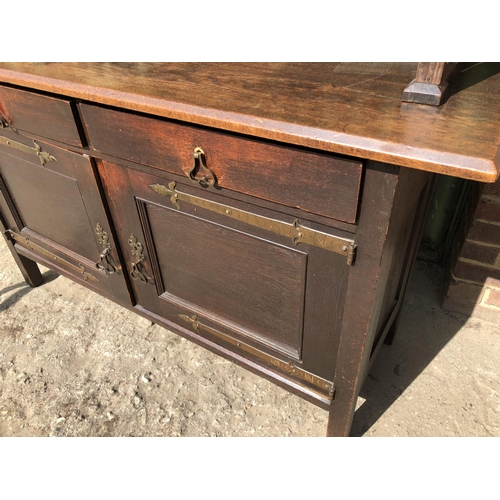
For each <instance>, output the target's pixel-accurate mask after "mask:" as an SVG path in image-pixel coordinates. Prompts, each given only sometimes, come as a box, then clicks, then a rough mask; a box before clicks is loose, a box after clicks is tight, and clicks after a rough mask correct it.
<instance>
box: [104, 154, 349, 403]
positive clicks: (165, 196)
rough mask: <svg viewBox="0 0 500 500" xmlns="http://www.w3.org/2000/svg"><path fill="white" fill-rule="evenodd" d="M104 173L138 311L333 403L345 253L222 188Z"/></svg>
mask: <svg viewBox="0 0 500 500" xmlns="http://www.w3.org/2000/svg"><path fill="white" fill-rule="evenodd" d="M98 167H99V172H100V175H101V178H102V179H103V183H104V189H105V191H106V194H107V196H108V199H109V202H110V203H109V204H110V208H111V211H112V215H113V218H114V219H116V220H115V224H116V227H117V232H118V238H119V240H120V246H121V248H122V249H123V253H124V258H125V261H126V266H127V272H128V273H129V275H130V276H131V278H132V286H133V291H134V294H135V298H136V301H137V304H138V306H139V307H142V308H143V309H145V310H147V311H150V312H153V313H154V314H156V315H158V316H161V317H162V318H164V319H166V320H167V321H168V322H169V323H171V324H174V325H177V326H180V327H182V328H185V329H187V330H189V331H191V332H194V333H195V334H197V335H200V336H202V337H204V338H207V339H209V340H211V341H214V342H216V343H217V344H219V345H222V346H224V347H225V348H227V349H230V350H231V351H232V352H235V353H238V354H240V355H242V356H244V357H245V358H247V359H251V360H253V361H254V362H256V363H258V364H260V365H261V366H265V367H267V368H269V367H270V368H271V369H272V370H275V371H276V372H278V373H282V374H283V375H284V376H286V377H289V378H290V379H291V380H293V382H294V383H296V384H299V385H304V386H306V387H307V388H308V389H312V390H316V391H317V392H319V393H320V394H322V396H323V397H324V398H325V399H326V398H328V397H331V392H332V383H331V381H332V380H333V374H334V369H335V356H336V352H337V348H338V338H339V332H340V327H341V322H342V313H343V306H344V298H345V290H346V285H347V278H348V274H349V269H350V266H348V265H347V259H346V256H345V255H339V254H338V253H335V252H333V251H329V250H325V249H324V248H319V247H317V246H314V245H307V244H302V243H299V244H295V243H294V241H293V238H290V237H289V236H288V235H284V234H283V231H281V229H280V228H281V227H282V226H284V225H287V226H290V225H293V223H294V219H293V218H292V217H290V216H288V215H284V214H281V213H278V212H274V211H271V210H268V209H264V208H261V207H257V206H253V205H250V204H248V203H243V202H241V201H238V200H234V199H230V198H227V197H226V196H223V195H222V194H221V192H223V191H222V190H219V191H218V190H217V189H201V188H199V187H195V186H193V185H190V184H189V181H187V182H185V181H183V180H182V179H181V178H179V177H176V176H172V175H169V174H168V173H158V174H154V175H152V174H150V173H145V172H143V171H139V170H135V169H129V168H125V167H122V166H120V165H117V164H115V163H112V162H109V161H104V160H102V161H99V162H98ZM174 178H175V179H176V180H175V181H174ZM269 221H271V222H269ZM300 223H301V224H304V226H307V225H310V224H309V223H308V222H307V221H302V220H301V221H300ZM330 232H334V231H333V230H330ZM338 233H340V232H338ZM343 236H345V234H344V235H343Z"/></svg>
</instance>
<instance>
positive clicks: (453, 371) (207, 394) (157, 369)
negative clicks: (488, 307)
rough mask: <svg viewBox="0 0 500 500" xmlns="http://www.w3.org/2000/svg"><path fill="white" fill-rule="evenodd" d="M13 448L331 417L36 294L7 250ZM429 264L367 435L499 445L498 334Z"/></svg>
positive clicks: (380, 373) (252, 428)
mask: <svg viewBox="0 0 500 500" xmlns="http://www.w3.org/2000/svg"><path fill="white" fill-rule="evenodd" d="M0 240H1V241H0V435H1V436H323V435H324V432H325V428H326V422H327V414H326V412H324V411H323V410H321V409H319V408H317V407H315V406H313V405H312V404H310V403H307V402H305V401H303V400H301V399H300V398H298V397H296V396H294V395H292V394H289V393H288V392H286V391H285V390H283V389H280V388H278V387H276V386H274V385H273V384H271V383H270V382H267V381H266V380H263V379H261V378H259V377H257V376H255V375H253V374H251V373H249V372H247V371H246V370H244V369H242V368H240V367H238V366H236V365H233V364H232V363H231V362H229V361H226V360H224V359H222V358H219V357H217V356H215V355H213V354H211V353H209V352H208V351H206V350H204V349H203V348H201V347H199V346H197V345H195V344H192V343H191V342H189V341H186V340H184V339H182V338H180V337H178V336H176V335H174V334H172V333H170V332H168V331H167V330H165V329H163V328H161V327H159V326H157V325H152V324H151V322H149V321H146V320H145V319H143V318H140V317H139V316H136V315H135V314H133V313H130V312H128V311H127V310H125V309H123V308H122V307H120V306H117V305H115V304H113V303H111V302H110V301H108V300H106V299H104V298H102V297H99V296H98V295H96V294H94V293H92V292H90V291H87V290H86V289H84V288H83V287H81V286H80V285H77V284H75V283H72V282H71V281H69V280H67V279H65V278H63V277H61V276H58V275H57V274H55V273H53V272H52V271H47V270H44V273H45V277H46V280H47V283H46V284H44V285H42V286H41V287H39V288H36V289H30V288H29V287H27V286H26V285H25V283H24V281H23V279H22V276H21V274H20V272H19V271H18V269H17V267H16V266H15V263H14V261H13V259H12V257H11V255H10V253H9V251H8V249H7V247H6V246H5V244H4V242H3V239H1V238H0ZM440 275H441V270H440V269H439V268H438V267H436V266H433V265H429V264H426V263H421V262H419V263H417V266H416V269H415V271H414V273H413V276H412V278H411V282H410V286H409V291H408V293H407V298H406V301H405V306H404V311H403V317H402V320H401V324H400V330H399V332H398V336H397V337H396V340H395V342H394V345H393V346H392V347H385V346H384V348H383V349H382V351H381V353H380V355H379V357H378V359H377V361H376V364H375V366H374V367H373V369H372V371H371V373H370V375H369V377H368V379H367V381H366V383H365V386H364V388H363V391H362V393H361V396H362V397H361V398H360V399H359V401H358V405H359V408H358V410H357V411H356V415H355V419H354V424H353V429H352V435H355V436H361V435H365V436H500V363H499V361H498V360H499V359H500V331H499V329H498V327H497V325H494V324H492V323H487V322H482V321H479V320H471V319H468V318H467V317H465V316H462V315H458V314H447V313H445V312H443V311H442V310H441V309H440V307H439V305H438V299H437V296H438V293H437V289H438V286H439V283H440Z"/></svg>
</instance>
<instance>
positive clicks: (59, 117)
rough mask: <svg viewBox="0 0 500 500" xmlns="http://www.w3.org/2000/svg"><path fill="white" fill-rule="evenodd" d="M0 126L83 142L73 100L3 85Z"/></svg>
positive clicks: (76, 144) (0, 102)
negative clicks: (73, 109)
mask: <svg viewBox="0 0 500 500" xmlns="http://www.w3.org/2000/svg"><path fill="white" fill-rule="evenodd" d="M0 127H2V128H12V129H13V130H15V131H17V130H19V131H22V132H27V133H28V134H30V133H31V134H36V135H39V136H41V137H45V138H47V139H54V140H56V141H59V142H63V143H65V144H69V145H72V146H81V145H82V141H81V139H80V134H79V133H78V129H77V127H76V123H75V119H74V116H73V111H72V109H71V104H70V101H69V100H66V99H59V98H55V97H49V96H45V95H41V94H35V93H32V92H26V91H24V90H17V89H13V88H8V87H2V86H0Z"/></svg>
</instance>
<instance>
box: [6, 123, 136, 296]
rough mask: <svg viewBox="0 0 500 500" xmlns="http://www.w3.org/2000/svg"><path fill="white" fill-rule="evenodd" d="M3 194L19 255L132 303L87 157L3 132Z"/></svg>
mask: <svg viewBox="0 0 500 500" xmlns="http://www.w3.org/2000/svg"><path fill="white" fill-rule="evenodd" d="M0 190H1V196H0V210H1V211H2V215H3V219H4V221H5V224H6V226H7V228H8V231H7V236H8V237H9V238H10V239H11V241H12V242H13V243H15V245H16V250H17V251H18V253H20V254H21V255H24V256H25V257H28V258H30V259H32V260H35V261H37V262H39V263H41V264H43V265H46V266H47V267H50V268H54V269H56V270H57V271H59V272H61V273H62V274H65V275H67V276H70V277H71V278H73V279H76V280H78V281H80V282H82V283H84V284H85V285H87V286H89V287H91V288H95V289H98V290H99V291H101V292H104V293H105V294H108V295H112V296H114V297H116V299H117V300H119V301H122V302H128V303H130V297H129V295H128V291H127V287H126V284H125V280H124V276H123V273H122V271H121V266H120V260H119V256H118V254H117V252H116V246H115V243H114V239H113V234H112V231H111V227H110V224H109V220H108V218H107V215H106V212H105V209H104V205H103V201H102V197H101V194H100V191H99V187H98V183H97V180H96V177H95V173H94V169H93V165H92V163H91V160H90V158H89V157H88V156H85V155H80V154H76V153H73V152H70V151H67V150H64V149H61V148H58V147H55V146H52V145H49V144H46V143H43V142H40V141H33V140H31V139H28V138H25V137H21V136H18V135H17V134H14V133H9V132H8V131H4V133H3V134H2V136H1V137H0Z"/></svg>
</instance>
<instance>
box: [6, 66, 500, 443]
mask: <svg viewBox="0 0 500 500" xmlns="http://www.w3.org/2000/svg"><path fill="white" fill-rule="evenodd" d="M415 70H416V64H412V63H404V64H403V63H390V64H374V63H370V64H359V63H357V64H346V63H342V64H339V63H325V64H311V63H307V64H288V63H287V64H239V63H238V64H235V63H234V64H207V63H204V64H177V63H176V64H146V63H130V64H76V63H75V64H66V63H62V64H49V63H47V64H45V63H36V64H26V63H25V64H17V63H2V64H0V82H1V85H0V127H1V128H2V130H0V191H1V196H0V212H1V221H0V222H1V225H2V227H1V229H2V232H3V234H4V236H5V238H6V240H7V243H8V245H9V248H10V250H11V252H12V255H13V256H14V258H15V259H16V262H17V264H18V265H19V268H20V269H21V272H22V273H23V275H24V277H25V279H26V281H27V283H28V284H29V285H31V286H38V285H40V284H41V283H42V277H41V274H40V272H39V270H38V267H37V265H36V264H35V262H38V263H40V264H43V265H44V266H47V267H49V268H52V269H54V270H56V271H57V272H59V273H61V274H63V275H64V276H66V277H68V278H71V279H73V280H75V281H77V282H79V283H81V284H82V285H84V286H86V287H88V288H90V289H92V290H94V291H96V292H97V293H99V294H102V295H104V296H106V297H108V298H110V299H112V300H114V301H116V302H118V303H119V304H121V305H123V306H124V307H127V308H129V309H131V310H134V311H136V312H137V313H138V314H140V315H142V316H144V317H146V318H148V319H150V320H151V321H153V322H155V323H158V324H160V325H163V326H165V327H166V328H168V329H169V330H172V331H174V332H177V333H178V334H180V335H182V336H184V337H186V338H188V339H190V340H192V341H194V342H197V343H198V344H200V345H202V346H204V347H206V348H207V349H210V350H212V351H214V352H215V353H217V354H219V355H221V356H224V357H226V358H228V359H230V360H232V361H234V362H236V363H238V364H240V365H241V366H243V367H245V368H247V369H249V370H251V371H252V372H255V373H257V374H259V375H261V376H263V377H266V378H267V379H269V380H271V381H273V382H274V383H276V384H278V385H279V386H281V387H283V388H285V389H287V390H289V391H292V392H293V393H295V394H298V395H299V396H301V397H303V398H305V399H307V400H308V401H310V402H312V403H314V404H316V405H318V406H320V407H321V408H324V409H325V410H327V411H328V412H329V422H328V429H327V434H328V435H329V436H346V435H348V434H349V430H350V427H351V422H352V418H353V414H354V409H355V404H356V399H357V396H358V394H359V391H360V389H361V386H362V384H363V380H364V378H365V376H366V375H367V373H368V370H369V368H370V366H371V364H372V362H373V360H374V358H375V356H376V354H377V353H378V351H379V349H380V347H381V345H382V343H383V342H384V341H385V342H389V343H390V341H391V340H392V338H393V336H394V333H395V331H396V329H397V325H398V318H399V314H400V311H401V305H402V301H403V298H404V293H405V289H406V284H407V281H408V277H409V274H410V271H411V268H412V264H413V262H414V260H415V255H416V251H417V247H418V243H419V240H420V235H421V230H422V224H423V221H424V217H425V213H426V209H427V206H428V204H429V200H430V196H431V193H432V189H433V184H434V180H435V177H436V174H439V173H444V174H449V175H454V176H458V177H463V178H467V179H474V180H478V181H484V182H493V181H495V179H496V178H497V176H498V172H499V163H500V160H499V156H498V152H497V149H498V138H499V132H500V119H499V118H500V99H498V94H499V89H500V76H499V75H498V74H497V70H498V68H496V66H495V65H487V64H483V65H477V66H475V67H472V68H469V69H468V70H467V71H464V72H463V73H459V74H458V75H457V76H456V77H455V79H454V80H453V82H452V84H451V87H450V88H449V89H448V90H449V97H448V98H447V101H446V102H445V103H444V104H442V105H441V106H439V107H431V106H423V105H419V104H414V103H403V102H402V100H401V98H402V95H403V91H404V89H405V88H406V87H407V86H408V84H409V83H410V82H411V81H412V79H413V78H414V75H415Z"/></svg>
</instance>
